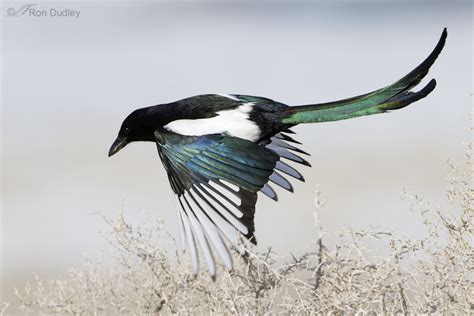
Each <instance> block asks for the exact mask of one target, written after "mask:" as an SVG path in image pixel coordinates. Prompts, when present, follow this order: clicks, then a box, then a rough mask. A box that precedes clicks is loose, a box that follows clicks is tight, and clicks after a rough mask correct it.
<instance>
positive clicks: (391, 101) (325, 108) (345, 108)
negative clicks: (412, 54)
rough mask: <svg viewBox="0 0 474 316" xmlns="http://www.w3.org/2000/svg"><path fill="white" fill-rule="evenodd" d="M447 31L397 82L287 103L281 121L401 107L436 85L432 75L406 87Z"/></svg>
mask: <svg viewBox="0 0 474 316" xmlns="http://www.w3.org/2000/svg"><path fill="white" fill-rule="evenodd" d="M447 35H448V33H447V30H446V28H445V29H444V30H443V33H442V34H441V38H440V39H439V41H438V44H437V45H436V47H435V48H434V50H433V51H432V52H431V54H430V55H429V56H428V57H427V58H426V59H425V60H424V61H423V62H422V63H421V64H420V65H419V66H418V67H416V68H415V69H414V70H412V71H411V72H410V73H409V74H407V75H406V76H405V77H403V78H402V79H400V80H398V81H397V82H395V83H393V84H391V85H389V86H387V87H385V88H382V89H379V90H376V91H373V92H370V93H367V94H364V95H360V96H357V97H353V98H349V99H344V100H340V101H335V102H329V103H320V104H310V105H301V106H293V107H289V108H288V109H287V111H286V112H285V114H284V116H283V118H282V122H283V123H285V124H290V125H293V124H300V123H319V122H327V121H338V120H344V119H349V118H354V117H359V116H365V115H371V114H378V113H384V112H386V111H389V110H396V109H400V108H403V107H405V106H407V105H409V104H410V103H412V102H415V101H417V100H419V99H422V98H424V97H426V96H427V95H428V94H429V93H430V92H431V91H433V89H434V88H435V87H436V80H435V79H432V80H431V81H430V82H429V83H428V84H427V85H426V86H425V87H424V88H423V89H421V90H419V91H417V92H412V91H409V90H410V89H411V88H413V87H414V86H416V85H417V84H418V83H419V82H420V81H421V80H422V79H423V78H424V77H425V76H426V74H427V73H428V70H429V69H430V67H431V65H433V63H434V62H435V60H436V58H437V57H438V55H439V54H440V52H441V50H442V49H443V46H444V43H445V42H446V37H447Z"/></svg>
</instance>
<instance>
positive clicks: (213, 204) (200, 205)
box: [155, 131, 294, 275]
mask: <svg viewBox="0 0 474 316" xmlns="http://www.w3.org/2000/svg"><path fill="white" fill-rule="evenodd" d="M155 138H156V141H157V144H158V152H159V154H160V157H161V159H162V161H163V164H164V166H165V169H166V170H167V173H168V178H169V181H170V184H171V187H172V189H173V191H174V193H175V194H176V198H177V199H176V200H177V207H178V212H179V224H180V230H181V232H182V236H183V238H182V239H184V240H182V243H183V245H185V247H186V248H187V249H189V252H190V254H191V262H192V265H193V273H197V272H198V255H197V252H198V251H197V248H200V249H201V253H202V254H203V257H204V259H205V261H206V264H207V266H208V269H209V272H210V274H211V275H214V274H215V271H216V267H215V261H214V252H213V249H215V252H216V253H217V254H218V256H219V257H220V258H221V259H222V261H223V262H224V264H225V266H226V267H227V268H228V269H231V268H232V259H231V257H230V254H229V250H228V248H227V247H226V245H225V242H224V241H225V240H228V241H230V242H231V244H233V245H235V244H236V241H237V239H238V238H239V236H240V235H243V236H245V237H246V238H247V239H249V240H250V241H252V242H254V243H255V237H254V235H253V234H254V230H255V228H254V213H255V203H256V201H257V192H258V191H260V190H261V189H262V188H263V187H264V185H265V184H266V183H267V182H268V180H269V178H270V177H271V176H272V174H273V173H274V168H275V166H276V163H277V161H278V160H279V159H280V157H279V155H278V154H277V153H276V152H274V151H272V150H271V149H268V148H266V147H265V146H261V145H259V144H256V143H253V142H250V141H247V140H245V139H241V138H236V137H232V136H229V135H227V134H212V135H203V136H183V135H178V134H175V133H171V132H167V131H157V132H155ZM279 168H280V169H285V168H283V167H282V166H281V165H280V164H279ZM285 170H286V169H285ZM285 170H282V171H283V172H285ZM286 171H287V172H290V173H291V172H293V171H290V170H286ZM293 173H294V172H293ZM279 181H280V182H284V180H281V179H280V178H279Z"/></svg>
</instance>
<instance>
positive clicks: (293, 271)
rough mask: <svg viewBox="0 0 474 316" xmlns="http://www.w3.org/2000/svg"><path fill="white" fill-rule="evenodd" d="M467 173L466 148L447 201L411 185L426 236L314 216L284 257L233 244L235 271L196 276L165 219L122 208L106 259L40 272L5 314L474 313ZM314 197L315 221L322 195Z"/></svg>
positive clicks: (473, 259)
mask: <svg viewBox="0 0 474 316" xmlns="http://www.w3.org/2000/svg"><path fill="white" fill-rule="evenodd" d="M469 152H471V150H469ZM459 170H466V171H462V172H461V171H459ZM471 179H472V160H471V156H470V155H468V160H467V166H463V167H462V168H459V169H456V168H455V167H454V166H452V175H451V181H450V185H449V187H448V189H447V200H448V202H449V203H448V205H449V207H447V208H442V209H441V208H439V207H437V206H436V205H432V204H430V203H428V202H426V201H424V200H423V199H422V198H420V197H419V196H416V195H415V196H410V195H409V194H407V197H409V198H411V199H412V200H413V208H414V210H415V211H416V213H414V215H413V216H418V215H419V216H421V218H422V219H423V223H424V225H425V228H426V235H425V236H424V237H423V238H422V239H419V240H414V239H410V238H406V237H399V236H397V234H396V233H394V232H391V231H388V230H377V229H373V228H369V229H365V230H347V231H343V232H340V233H338V234H333V235H329V234H327V233H323V232H322V231H321V228H320V227H318V225H316V227H315V236H316V240H314V241H313V242H312V243H311V244H310V245H309V246H308V248H307V249H308V251H307V252H306V253H304V254H303V255H301V256H291V257H290V258H286V259H285V260H286V263H284V264H282V263H281V262H282V260H281V258H280V257H277V255H276V254H274V253H273V252H272V251H271V249H269V250H268V251H265V252H263V253H262V252H255V251H254V249H250V252H249V253H248V254H247V255H246V256H241V255H239V254H238V253H235V255H234V263H235V266H236V267H235V270H234V271H232V272H227V271H226V270H225V268H224V267H222V266H221V267H219V271H218V274H217V279H216V280H215V281H213V280H212V279H211V278H210V277H209V276H208V275H207V274H206V273H205V272H202V273H201V274H200V275H199V276H198V277H197V278H195V277H193V276H192V275H191V274H190V271H191V269H190V267H189V265H188V262H187V261H186V260H185V259H182V258H181V256H180V257H178V256H175V257H173V256H170V254H169V253H168V252H167V251H166V249H175V248H176V245H175V244H174V243H173V242H172V241H170V240H172V239H171V238H169V236H167V234H166V233H165V232H164V230H163V228H162V227H163V226H162V224H161V223H156V222H150V221H148V222H147V223H145V224H143V225H131V224H129V223H128V222H127V221H126V220H125V219H124V217H123V216H122V215H121V214H119V215H118V216H117V218H115V219H107V223H108V224H109V226H110V228H111V233H110V245H111V247H112V248H113V249H114V253H115V255H116V256H115V258H114V261H113V264H112V266H111V265H110V264H101V263H97V262H91V261H89V260H86V261H85V265H84V267H82V268H80V269H76V270H72V271H71V272H69V273H68V275H67V276H65V277H64V278H62V279H59V280H52V281H44V280H40V279H39V278H36V279H35V280H33V281H32V282H30V283H29V284H27V285H26V287H25V288H23V289H21V290H17V291H15V293H16V297H17V298H18V300H17V301H16V302H11V303H4V304H3V313H5V314H10V313H15V314H16V313H30V314H32V313H33V314H37V313H43V314H61V315H64V314H74V315H91V314H94V315H96V314H99V315H100V314H104V315H114V314H147V315H150V314H151V315H153V314H171V313H179V314H196V313H197V314H209V313H212V314H231V313H232V314H258V315H260V314H265V313H283V314H289V313H291V314H305V315H307V314H342V313H348V314H356V313H361V314H374V313H376V314H382V313H383V314H387V313H388V314H394V313H396V314H413V313H414V314H419V313H435V314H462V315H467V314H473V313H474V276H473V271H474V251H473V240H474V236H473V232H474V230H473V225H474V221H473V220H474V218H473V217H474V210H473V192H474V191H473V188H472V183H471V181H472V180H471ZM315 202H316V203H315V207H316V212H315V217H316V220H317V216H316V215H317V211H318V209H320V208H321V207H322V205H321V203H320V199H319V195H318V196H317V198H316V200H315ZM329 239H331V240H332V241H333V242H331V245H329V243H328V242H326V240H329ZM334 240H336V242H334ZM374 244H377V245H378V247H377V248H379V249H380V248H381V247H383V249H384V253H383V254H382V255H381V254H380V251H374V249H373V245H374ZM371 245H372V247H371ZM380 245H382V246H380ZM180 260H184V262H180Z"/></svg>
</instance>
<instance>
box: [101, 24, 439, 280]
mask: <svg viewBox="0 0 474 316" xmlns="http://www.w3.org/2000/svg"><path fill="white" fill-rule="evenodd" d="M446 37H447V30H446V28H445V29H444V30H443V33H442V35H441V38H440V39H439V42H438V44H437V45H436V47H435V48H434V50H433V51H432V52H431V54H430V55H429V56H428V57H427V58H426V59H425V60H424V61H423V62H422V63H421V64H420V65H419V66H418V67H416V68H415V69H414V70H413V71H411V72H410V73H409V74H407V75H406V76H404V77H403V78H401V79H400V80H398V81H396V82H395V83H393V84H391V85H389V86H386V87H384V88H382V89H379V90H376V91H373V92H370V93H366V94H363V95H359V96H356V97H352V98H348V99H344V100H340V101H335V102H329V103H319V104H309V105H299V106H288V105H286V104H283V103H281V102H277V101H274V100H271V99H268V98H264V97H256V96H249V95H241V94H228V95H222V94H206V95H198V96H194V97H190V98H186V99H183V100H179V101H176V102H171V103H166V104H160V105H155V106H151V107H146V108H141V109H137V110H135V111H133V112H132V113H131V114H130V115H129V116H128V117H127V118H126V119H125V120H124V121H123V123H122V126H121V128H120V131H119V133H118V136H117V139H116V140H115V141H114V143H113V144H112V147H111V148H110V151H109V156H112V155H114V154H116V153H117V152H118V151H119V150H121V149H122V148H124V147H125V145H127V144H128V143H130V142H136V141H147V142H154V143H155V144H156V146H157V149H158V154H159V156H160V158H161V161H162V163H163V166H164V168H165V170H166V172H167V175H168V180H169V183H170V185H171V189H172V191H173V192H174V195H175V199H176V205H177V211H178V224H179V228H180V237H181V238H180V239H181V246H182V247H183V249H186V250H187V251H188V252H189V254H190V257H191V267H192V273H193V274H195V275H196V274H197V273H198V271H199V258H200V257H201V256H200V255H199V251H201V253H202V258H204V260H205V262H206V264H207V267H208V270H209V273H210V275H211V276H215V274H216V260H215V256H218V257H219V258H220V260H221V261H222V262H223V264H224V265H225V267H226V268H227V269H228V270H231V269H232V267H233V262H232V257H231V253H230V250H229V249H230V248H229V247H238V245H239V244H240V243H239V240H245V239H247V240H249V241H250V242H252V243H256V239H255V235H254V234H255V226H254V214H255V204H256V202H257V193H258V192H261V193H263V194H265V195H266V196H268V197H270V198H271V199H273V200H275V201H276V200H277V194H276V193H275V191H274V190H273V188H272V186H273V185H276V186H279V187H281V188H283V189H286V190H288V191H290V192H292V191H293V187H292V185H291V183H290V182H289V181H288V179H287V178H288V177H291V178H295V179H297V180H300V181H304V178H303V175H302V174H301V173H300V172H299V171H298V170H296V169H295V168H294V167H293V166H291V165H290V164H288V161H291V162H294V163H297V164H301V165H305V166H310V164H309V162H308V161H307V160H305V159H304V158H303V157H302V156H303V155H307V153H305V152H304V151H303V150H301V149H300V148H299V147H298V145H300V144H301V143H299V142H298V141H296V140H294V139H293V138H292V137H291V136H290V135H291V134H294V133H293V132H292V131H291V129H290V128H292V127H293V126H295V125H297V124H301V123H321V122H328V121H338V120H344V119H350V118H355V117H360V116H365V115H372V114H378V113H385V112H389V111H392V110H398V109H401V108H403V107H405V106H407V105H409V104H410V103H412V102H415V101H417V100H420V99H422V98H424V97H426V96H427V95H428V94H429V93H430V92H431V91H433V89H434V88H435V86H436V81H435V79H432V80H431V81H429V82H428V84H427V85H426V86H425V87H423V88H422V89H421V90H419V91H411V89H412V88H413V87H414V86H416V85H417V84H418V83H419V82H420V81H421V80H422V79H423V78H424V77H425V76H426V74H427V73H428V70H429V69H430V67H431V65H432V64H433V63H434V61H435V60H436V58H437V57H438V55H439V54H440V52H441V50H442V49H443V46H444V44H445V41H446Z"/></svg>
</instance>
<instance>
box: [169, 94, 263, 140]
mask: <svg viewBox="0 0 474 316" xmlns="http://www.w3.org/2000/svg"><path fill="white" fill-rule="evenodd" d="M253 106H254V103H252V102H248V103H243V104H242V105H240V106H239V107H237V108H235V109H232V110H225V111H219V112H217V116H214V117H211V118H204V119H195V120H190V119H183V120H176V121H173V122H170V123H168V124H167V125H165V128H166V129H167V130H169V131H171V132H173V133H177V134H181V135H187V136H202V135H210V134H221V133H228V134H230V135H232V136H234V137H239V138H243V139H247V140H250V141H256V140H258V139H259V138H260V134H261V131H260V128H259V127H258V125H257V124H256V123H255V122H253V121H252V120H250V118H249V115H250V112H251V111H252V108H253Z"/></svg>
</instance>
